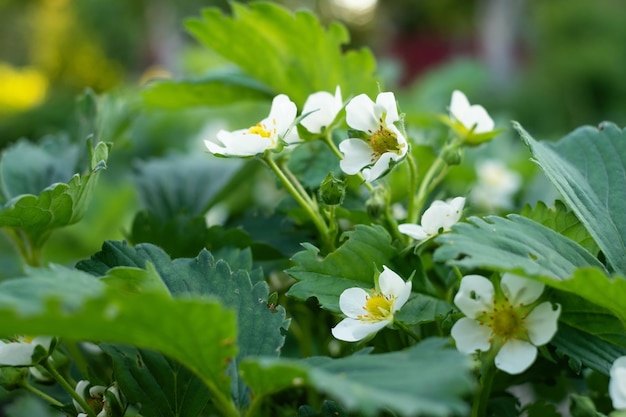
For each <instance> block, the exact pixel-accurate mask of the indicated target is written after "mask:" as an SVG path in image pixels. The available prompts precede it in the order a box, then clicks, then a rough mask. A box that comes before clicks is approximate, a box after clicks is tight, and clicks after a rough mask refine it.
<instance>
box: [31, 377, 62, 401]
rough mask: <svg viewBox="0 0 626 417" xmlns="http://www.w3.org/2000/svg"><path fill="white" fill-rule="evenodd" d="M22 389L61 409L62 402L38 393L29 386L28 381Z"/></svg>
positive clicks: (40, 392)
mask: <svg viewBox="0 0 626 417" xmlns="http://www.w3.org/2000/svg"><path fill="white" fill-rule="evenodd" d="M22 387H23V388H24V389H25V390H27V391H30V392H32V393H33V394H35V395H36V396H38V397H39V398H43V399H44V400H45V401H47V402H49V403H50V404H52V405H54V406H55V407H63V403H62V402H60V401H58V400H57V399H55V398H52V397H51V396H49V395H48V394H46V393H45V392H43V391H40V390H39V389H37V388H35V387H33V386H32V385H30V384H29V383H28V381H25V382H24V384H23V385H22Z"/></svg>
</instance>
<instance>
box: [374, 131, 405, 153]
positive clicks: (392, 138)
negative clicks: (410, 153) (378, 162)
mask: <svg viewBox="0 0 626 417" xmlns="http://www.w3.org/2000/svg"><path fill="white" fill-rule="evenodd" d="M369 143H370V146H371V147H372V150H373V151H374V155H375V157H376V158H379V157H380V156H381V155H382V154H384V153H386V152H394V153H396V154H398V155H400V154H401V153H402V151H401V149H402V147H401V146H400V144H399V143H398V136H397V135H396V134H395V133H393V132H392V131H390V130H389V129H386V128H385V127H383V126H381V127H380V129H378V130H377V131H376V132H374V133H373V134H372V136H371V137H370V139H369Z"/></svg>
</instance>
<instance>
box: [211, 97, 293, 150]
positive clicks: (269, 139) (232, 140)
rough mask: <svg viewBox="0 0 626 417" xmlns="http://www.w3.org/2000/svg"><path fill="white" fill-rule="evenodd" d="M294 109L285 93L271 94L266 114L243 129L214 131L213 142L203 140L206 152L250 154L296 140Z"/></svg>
mask: <svg viewBox="0 0 626 417" xmlns="http://www.w3.org/2000/svg"><path fill="white" fill-rule="evenodd" d="M297 112H298V109H297V107H296V105H295V103H294V102H292V101H291V100H290V99H289V97H287V96H286V95H285V94H279V95H277V96H276V97H274V100H273V101H272V107H271V110H270V114H269V116H267V117H266V118H265V119H263V120H261V121H260V122H259V123H257V124H256V125H254V126H251V127H249V128H247V129H240V130H235V131H232V132H228V131H226V130H220V131H219V132H217V142H214V141H210V140H205V141H204V144H205V145H206V147H207V148H208V150H209V152H211V153H212V154H216V155H223V156H239V157H246V156H254V155H257V154H259V153H263V152H265V151H266V150H268V149H274V148H276V147H278V146H279V145H280V144H281V142H284V143H286V144H293V143H296V142H298V141H300V138H299V137H298V133H297V132H296V129H295V128H293V123H294V121H295V119H296V114H297Z"/></svg>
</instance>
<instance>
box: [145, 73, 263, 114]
mask: <svg viewBox="0 0 626 417" xmlns="http://www.w3.org/2000/svg"><path fill="white" fill-rule="evenodd" d="M141 95H142V97H143V100H144V103H146V104H147V105H149V106H155V107H161V108H165V109H172V110H177V109H181V108H186V107H194V106H225V105H227V104H231V103H236V102H239V101H243V100H267V99H270V98H271V97H272V92H271V90H270V89H268V88H267V87H266V86H264V85H263V84H261V83H259V82H258V81H256V80H254V79H252V78H250V77H248V76H247V75H245V74H241V73H237V72H234V71H232V70H229V71H220V72H215V73H212V74H210V75H208V76H205V77H203V78H202V79H197V80H160V81H154V82H151V83H150V84H148V85H147V86H146V88H145V89H144V90H143V91H142V93H141Z"/></svg>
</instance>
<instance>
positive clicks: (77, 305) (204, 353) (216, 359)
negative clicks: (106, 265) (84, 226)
mask: <svg viewBox="0 0 626 417" xmlns="http://www.w3.org/2000/svg"><path fill="white" fill-rule="evenodd" d="M0 315H2V317H3V320H2V321H0V334H1V335H2V336H10V335H14V334H35V335H36V334H41V335H45V334H53V335H56V336H60V337H63V338H67V339H70V340H99V341H103V342H112V343H122V344H127V345H134V346H137V347H140V348H149V349H154V350H156V351H159V352H161V353H164V354H166V355H168V356H169V357H170V358H173V359H175V360H177V361H178V362H180V363H181V364H183V365H185V366H186V367H187V368H188V369H189V370H191V371H192V372H193V373H195V374H196V375H197V376H198V377H199V378H200V379H201V380H202V381H203V382H204V383H205V385H207V386H208V387H211V390H212V392H213V399H214V400H215V402H216V404H217V405H218V406H221V408H222V409H223V410H227V409H228V412H232V411H231V410H232V405H231V404H230V402H229V400H227V399H226V398H227V397H226V396H227V395H229V392H230V378H229V377H228V376H227V375H226V373H225V371H226V368H227V363H228V362H229V361H230V360H231V359H232V358H233V357H234V356H235V352H236V346H235V339H236V326H235V315H234V313H233V312H232V311H230V310H228V309H226V308H224V307H223V306H222V305H221V303H220V302H219V301H217V300H215V299H211V298H207V297H199V296H195V297H194V296H188V297H185V298H179V299H174V298H171V297H170V296H168V295H164V294H163V293H162V292H157V293H149V292H143V293H134V292H125V291H122V292H120V291H117V289H115V288H106V286H105V285H104V284H103V283H102V282H101V281H100V280H97V279H94V278H93V276H91V275H88V274H86V273H83V272H80V271H75V270H71V269H66V268H62V267H56V268H55V269H51V270H50V269H38V270H33V271H32V272H31V273H30V276H28V277H23V278H19V279H13V280H7V281H4V282H2V283H0Z"/></svg>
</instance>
